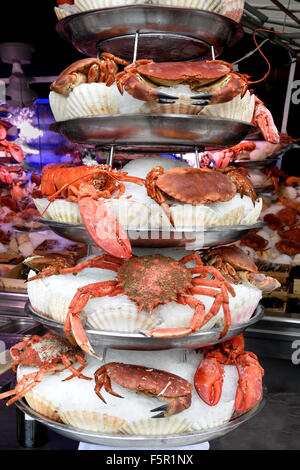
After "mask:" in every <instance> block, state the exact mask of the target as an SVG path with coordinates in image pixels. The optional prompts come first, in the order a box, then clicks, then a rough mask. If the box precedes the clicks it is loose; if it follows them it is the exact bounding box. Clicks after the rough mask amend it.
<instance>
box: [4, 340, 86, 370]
mask: <svg viewBox="0 0 300 470" xmlns="http://www.w3.org/2000/svg"><path fill="white" fill-rule="evenodd" d="M33 339H34V337H33ZM76 352H78V348H77V347H74V346H72V345H71V344H70V343H69V342H68V341H67V340H66V339H64V338H61V337H58V336H54V335H52V334H47V335H44V336H42V337H40V339H39V340H38V337H36V341H33V342H32V341H30V344H26V341H24V342H21V343H17V344H16V345H15V346H12V348H11V349H10V354H11V357H12V359H13V360H14V362H16V363H18V364H23V365H27V366H33V367H42V366H44V365H49V364H55V363H60V362H61V357H62V355H63V354H64V355H67V356H68V357H70V356H75V355H76Z"/></svg>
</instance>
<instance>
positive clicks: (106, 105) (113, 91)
mask: <svg viewBox="0 0 300 470" xmlns="http://www.w3.org/2000/svg"><path fill="white" fill-rule="evenodd" d="M117 93H119V92H118V90H117V88H116V85H115V84H113V85H112V86H110V87H108V86H106V85H105V83H82V84H81V85H78V86H77V87H75V88H74V89H73V90H72V91H71V93H70V94H69V95H68V98H67V108H66V113H67V115H68V118H76V117H83V116H95V115H98V114H119V107H118V100H117Z"/></svg>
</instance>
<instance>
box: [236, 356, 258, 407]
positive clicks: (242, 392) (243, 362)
mask: <svg viewBox="0 0 300 470" xmlns="http://www.w3.org/2000/svg"><path fill="white" fill-rule="evenodd" d="M237 363H238V369H239V382H238V388H237V391H236V396H235V409H236V411H241V412H244V411H247V410H249V409H250V408H253V407H254V406H255V405H257V403H258V402H259V401H260V400H261V398H262V395H263V387H262V378H263V375H264V370H263V368H262V367H261V365H260V364H259V362H258V360H257V359H256V356H255V355H254V354H253V353H252V354H251V355H250V353H249V352H245V353H243V354H241V355H240V356H239V358H238V360H237Z"/></svg>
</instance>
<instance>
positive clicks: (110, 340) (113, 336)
mask: <svg viewBox="0 0 300 470" xmlns="http://www.w3.org/2000/svg"><path fill="white" fill-rule="evenodd" d="M25 311H26V314H27V315H29V316H31V317H33V318H34V319H35V320H36V321H38V322H39V323H41V324H42V325H44V326H45V327H46V328H48V329H49V330H50V331H51V332H53V333H56V334H58V335H61V336H62V335H63V336H64V330H63V328H64V325H63V323H59V322H57V321H54V320H52V319H50V318H47V317H46V316H43V315H41V314H39V313H37V312H36V311H35V310H34V309H33V308H32V306H31V304H30V302H29V301H28V302H27V303H26V305H25ZM263 316H264V308H263V306H262V305H260V304H259V305H258V306H257V308H256V310H255V312H254V314H253V315H252V317H251V318H250V320H248V321H247V322H244V323H240V324H238V325H233V326H231V327H230V328H229V330H228V332H227V334H226V335H225V336H224V337H223V338H220V334H221V332H222V328H213V329H211V330H208V331H198V332H196V333H193V334H191V335H189V336H183V337H182V338H151V337H148V336H145V335H143V334H142V333H127V332H118V331H104V330H85V332H86V335H87V337H88V339H89V341H90V343H91V345H92V347H93V348H94V350H95V352H96V354H97V355H98V356H101V355H102V353H103V350H104V349H105V348H111V349H125V350H137V351H154V350H156V351H159V350H165V349H182V348H184V349H198V348H203V347H205V346H211V345H214V344H218V343H221V342H223V341H226V340H228V339H230V338H233V337H234V336H237V335H238V334H240V333H242V332H243V331H244V330H245V329H246V328H248V327H249V326H250V325H253V324H254V323H256V322H258V321H259V320H261V319H262V317H263Z"/></svg>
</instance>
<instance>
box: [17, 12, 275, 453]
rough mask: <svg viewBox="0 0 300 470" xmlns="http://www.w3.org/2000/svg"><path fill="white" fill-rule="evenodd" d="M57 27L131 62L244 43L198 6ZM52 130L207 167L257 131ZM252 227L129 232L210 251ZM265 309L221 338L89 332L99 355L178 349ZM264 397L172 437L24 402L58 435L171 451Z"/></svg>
mask: <svg viewBox="0 0 300 470" xmlns="http://www.w3.org/2000/svg"><path fill="white" fill-rule="evenodd" d="M57 32H58V33H59V34H60V36H61V37H62V38H63V39H65V40H68V41H71V42H72V43H73V45H74V46H75V47H76V48H77V49H78V50H79V51H81V52H83V53H84V54H86V55H88V56H96V55H100V54H101V53H102V52H110V53H113V54H115V55H117V56H119V57H122V58H124V59H129V60H130V61H135V60H136V59H138V58H151V59H153V60H155V61H171V60H194V59H199V58H207V57H210V58H211V57H212V58H215V56H217V55H219V54H220V53H221V52H222V51H223V49H224V48H225V47H229V46H231V45H233V44H235V43H236V42H238V41H239V40H240V38H241V37H242V35H243V31H242V28H241V26H240V25H239V24H238V23H236V22H234V21H233V20H231V19H229V18H227V17H224V16H221V15H217V14H215V13H211V12H208V11H202V10H197V9H191V8H187V9H185V8H178V7H163V6H157V5H148V4H145V5H131V6H124V7H118V8H107V9H101V10H93V11H87V12H83V13H79V14H75V15H71V16H68V17H66V18H64V19H63V20H61V21H60V22H59V23H58V25H57ZM51 129H52V130H54V131H56V132H60V133H62V134H63V135H64V136H65V137H66V138H68V139H69V140H70V141H72V142H74V143H79V144H86V145H94V146H96V148H97V150H104V151H108V157H107V163H108V164H109V165H111V167H112V166H113V163H114V155H115V153H116V152H118V151H120V152H124V151H125V152H127V153H128V158H130V153H131V152H132V153H135V154H139V153H143V154H147V152H149V153H151V154H154V153H159V152H165V151H166V150H167V151H168V153H172V152H173V153H174V152H175V153H180V154H181V153H184V152H193V151H194V152H195V156H196V164H197V166H200V165H199V152H200V151H202V150H203V149H204V148H207V147H211V148H224V147H231V146H233V145H236V144H237V143H239V142H240V141H241V140H243V139H245V138H246V137H247V136H248V135H249V134H250V133H251V132H252V131H253V130H254V129H255V128H254V126H252V125H251V124H249V123H246V122H241V121H235V120H231V119H220V118H205V117H201V116H189V115H167V114H164V115H146V114H139V115H109V116H107V115H103V116H94V117H83V118H77V119H71V120H68V121H63V122H57V123H55V124H53V125H52V126H51ZM41 222H42V223H44V224H46V225H47V226H48V227H49V228H51V229H52V230H53V231H54V232H56V233H58V234H59V235H61V236H63V237H65V238H68V239H71V240H76V241H82V242H85V243H88V244H91V239H90V238H89V236H88V234H87V232H86V229H85V227H84V225H80V224H77V225H73V224H67V223H58V222H53V221H49V220H45V219H44V220H42V221H41ZM258 226H260V224H255V225H248V226H234V227H231V226H226V227H224V226H223V227H213V228H212V227H210V228H202V229H199V231H197V230H193V231H192V230H191V231H189V230H185V231H184V232H183V233H182V235H180V233H179V232H177V231H176V230H175V229H174V230H173V232H171V236H169V237H168V238H167V237H165V236H164V232H163V230H157V231H156V232H154V233H153V231H151V232H150V231H148V230H145V231H139V232H137V231H135V232H134V233H130V231H129V232H128V236H129V239H130V241H131V244H132V246H133V247H135V246H147V247H154V248H157V247H160V248H161V247H168V246H180V247H183V248H185V249H186V250H196V249H205V248H208V247H212V246H217V245H224V244H228V243H232V242H234V241H237V240H239V239H240V238H242V237H243V236H244V235H246V233H247V232H248V231H249V230H251V229H252V228H256V227H258ZM26 313H27V314H28V315H30V316H31V317H33V318H34V320H35V321H37V322H39V323H40V324H42V325H43V326H45V327H46V328H47V329H49V330H50V331H53V332H55V333H58V334H60V335H63V334H64V333H63V325H62V324H60V323H58V322H55V321H53V320H50V319H49V318H46V317H45V316H41V315H40V314H39V313H38V312H35V311H34V310H33V309H32V307H31V305H30V304H29V303H27V305H26ZM263 314H264V311H263V307H262V306H260V305H259V306H258V308H257V309H256V311H255V312H254V314H253V316H252V318H251V319H250V320H249V321H248V322H246V323H243V324H240V325H236V326H231V328H230V329H229V331H228V333H227V335H226V336H225V337H224V338H222V340H221V339H220V332H221V331H219V330H218V329H216V330H213V331H211V330H210V331H205V332H196V333H194V334H191V335H190V336H187V337H182V338H149V337H146V336H144V335H142V334H138V333H137V334H133V333H119V332H112V331H100V330H88V331H87V332H86V333H87V336H88V338H89V340H90V343H91V345H92V346H93V348H94V349H95V351H96V352H97V354H98V355H99V354H101V353H102V354H103V356H105V351H104V349H105V348H115V349H132V350H137V351H140V354H142V352H141V351H144V350H148V351H149V350H166V349H174V348H182V349H196V348H199V347H203V346H208V345H214V344H217V343H218V342H220V341H224V340H227V339H229V338H231V337H233V336H235V335H237V334H239V333H241V332H243V331H244V330H245V328H247V327H248V326H249V325H252V324H253V323H255V322H257V321H258V320H260V319H261V318H262V316H263ZM265 399H266V392H264V396H263V398H262V400H261V401H260V402H259V403H258V404H257V405H256V406H255V407H254V408H252V409H251V410H249V411H248V412H246V413H244V414H242V415H239V416H237V417H236V418H234V419H232V420H230V421H228V422H226V423H225V424H223V425H221V426H218V427H216V428H212V429H207V430H201V431H195V432H187V433H183V434H176V435H170V436H162V435H157V436H141V435H136V436H126V435H116V434H114V435H111V434H102V433H95V432H87V431H83V430H80V429H76V428H73V427H71V426H68V425H63V424H59V423H56V422H54V421H51V420H49V419H46V418H45V417H43V416H41V415H40V414H39V413H37V412H35V411H33V410H32V409H31V408H29V407H28V406H27V405H26V402H25V401H24V400H20V401H19V402H17V406H18V407H20V408H21V409H22V410H23V411H24V412H26V414H28V415H30V416H31V417H32V418H34V419H36V420H38V421H40V422H41V423H43V424H44V425H46V426H47V427H48V428H50V429H52V430H54V431H55V432H57V433H58V434H62V435H64V436H67V437H69V438H71V439H75V440H77V441H83V442H89V443H93V444H101V445H110V446H115V447H128V448H129V447H145V446H149V447H154V446H155V447H157V448H166V447H168V446H172V447H176V446H182V445H191V444H195V443H201V442H204V441H207V440H211V439H215V438H217V437H220V436H223V435H224V434H226V433H228V432H230V431H232V430H233V429H235V428H236V427H237V426H239V425H240V424H242V423H244V422H245V421H247V420H248V419H250V418H251V417H252V416H254V415H255V414H256V413H257V412H258V411H260V410H261V408H262V407H263V405H264V403H265Z"/></svg>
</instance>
